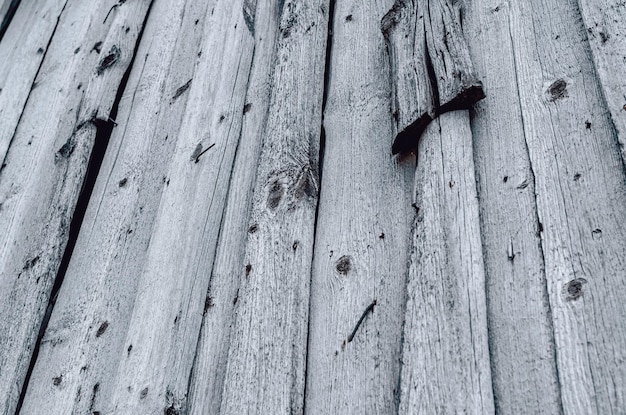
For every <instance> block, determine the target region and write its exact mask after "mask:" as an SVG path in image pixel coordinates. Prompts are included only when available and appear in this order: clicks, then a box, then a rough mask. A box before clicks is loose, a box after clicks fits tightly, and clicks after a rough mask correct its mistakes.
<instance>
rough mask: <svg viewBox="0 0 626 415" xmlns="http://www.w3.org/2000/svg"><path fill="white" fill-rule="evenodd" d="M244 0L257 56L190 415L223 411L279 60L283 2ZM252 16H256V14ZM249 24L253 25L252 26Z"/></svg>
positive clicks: (192, 382)
mask: <svg viewBox="0 0 626 415" xmlns="http://www.w3.org/2000/svg"><path fill="white" fill-rule="evenodd" d="M251 3H252V2H249V1H246V2H244V9H243V12H244V19H245V18H246V15H247V16H249V18H248V19H247V20H246V22H247V25H248V28H250V27H252V29H253V33H254V37H255V49H254V60H253V62H252V68H251V71H250V80H249V83H248V89H247V91H246V107H245V108H246V112H245V114H244V119H243V126H242V131H241V139H240V142H239V146H238V148H237V155H236V158H235V164H234V166H233V173H232V177H231V179H230V187H229V190H228V200H227V205H226V208H225V211H224V218H223V219H222V225H221V230H220V235H219V240H218V246H217V253H216V257H215V262H214V264H213V269H212V273H211V282H210V286H209V290H208V292H207V293H206V300H205V303H204V317H203V321H202V329H201V333H200V339H199V341H198V347H197V351H196V358H195V362H194V368H193V374H192V378H191V380H190V387H189V396H190V397H189V404H188V406H187V410H188V413H190V414H197V415H202V414H217V413H219V411H220V405H221V399H222V389H223V387H224V377H225V375H226V373H225V370H224V369H225V368H226V364H227V359H228V349H229V346H230V332H231V327H232V325H233V323H234V320H235V314H234V311H235V307H236V301H234V299H235V298H236V297H237V293H238V291H239V287H240V285H241V281H242V279H243V278H244V275H245V272H246V265H247V264H246V263H245V262H244V256H245V248H246V240H247V235H248V232H252V233H253V232H255V231H256V229H257V228H254V227H251V226H250V223H249V220H250V209H251V204H252V194H253V191H254V185H255V182H256V172H257V169H256V166H257V165H258V164H259V157H260V154H261V148H262V145H263V139H264V132H265V126H266V123H267V118H268V114H269V105H270V99H271V91H272V74H273V72H274V66H275V63H276V43H277V38H278V35H279V31H278V26H279V21H280V14H279V3H280V2H279V1H275V0H273V1H260V2H258V6H256V9H255V8H253V7H254V4H251ZM252 16H254V17H252ZM248 22H249V24H248Z"/></svg>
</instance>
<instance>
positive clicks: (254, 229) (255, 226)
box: [248, 223, 259, 233]
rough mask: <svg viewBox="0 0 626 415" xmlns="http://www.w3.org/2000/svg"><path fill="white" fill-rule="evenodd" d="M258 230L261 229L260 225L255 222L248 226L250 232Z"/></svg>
mask: <svg viewBox="0 0 626 415" xmlns="http://www.w3.org/2000/svg"><path fill="white" fill-rule="evenodd" d="M258 230H259V225H257V224H256V223H254V224H252V225H250V227H249V228H248V233H255V232H256V231H258Z"/></svg>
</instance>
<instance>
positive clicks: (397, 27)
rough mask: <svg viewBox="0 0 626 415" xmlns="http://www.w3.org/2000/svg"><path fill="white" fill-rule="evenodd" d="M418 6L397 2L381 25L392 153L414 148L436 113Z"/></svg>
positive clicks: (407, 0) (407, 1)
mask: <svg viewBox="0 0 626 415" xmlns="http://www.w3.org/2000/svg"><path fill="white" fill-rule="evenodd" d="M421 6H422V4H421V3H420V2H419V1H416V0H397V1H396V2H395V3H394V5H393V7H392V8H391V10H389V12H388V13H387V14H385V15H384V16H383V18H382V22H381V27H382V31H383V34H384V35H385V38H386V40H387V45H388V50H389V56H390V61H391V80H392V88H393V89H392V101H391V102H392V107H391V108H392V111H393V116H394V119H395V124H394V127H395V131H394V135H393V137H394V138H393V141H392V142H393V145H392V152H393V153H394V154H396V153H399V152H404V151H409V150H411V149H414V148H415V147H416V146H417V140H418V139H419V137H420V136H421V134H422V132H423V131H424V129H425V128H426V126H427V125H428V123H429V122H430V121H431V120H432V119H433V118H434V117H435V116H436V111H437V106H436V103H435V97H434V94H435V91H433V89H432V88H433V85H431V80H430V74H429V73H428V67H427V63H426V56H427V51H426V33H425V29H424V13H425V12H426V10H422V8H421Z"/></svg>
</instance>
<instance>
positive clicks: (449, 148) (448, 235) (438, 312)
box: [399, 111, 494, 414]
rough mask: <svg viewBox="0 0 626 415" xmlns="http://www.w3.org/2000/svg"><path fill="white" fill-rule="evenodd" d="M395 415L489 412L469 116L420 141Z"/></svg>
mask: <svg viewBox="0 0 626 415" xmlns="http://www.w3.org/2000/svg"><path fill="white" fill-rule="evenodd" d="M415 206H416V208H415V209H416V210H417V213H416V215H415V219H414V222H413V226H412V252H411V260H410V266H409V274H408V275H409V276H408V286H407V289H408V301H407V307H406V315H405V322H404V335H403V338H404V343H403V351H402V375H401V381H400V390H401V395H400V404H399V413H403V414H408V413H420V414H457V413H469V414H488V413H493V412H494V402H493V394H492V388H491V373H490V366H489V365H490V362H489V347H488V342H487V309H486V296H485V278H484V277H485V273H484V265H483V257H482V255H483V254H482V243H481V236H480V221H479V215H478V199H477V196H476V182H475V178H474V159H473V152H472V132H471V130H470V125H469V113H468V111H454V112H449V113H446V114H443V115H441V116H439V117H438V118H437V119H435V120H434V121H433V122H432V123H431V124H430V125H429V126H428V128H427V129H426V131H425V132H424V137H423V138H422V140H421V141H420V144H419V150H418V157H417V168H416V171H415Z"/></svg>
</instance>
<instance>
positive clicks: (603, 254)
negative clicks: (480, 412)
mask: <svg viewBox="0 0 626 415" xmlns="http://www.w3.org/2000/svg"><path fill="white" fill-rule="evenodd" d="M510 19H511V27H512V30H511V37H512V41H513V48H514V52H515V62H516V68H517V76H518V81H519V85H523V86H524V87H523V88H521V87H520V88H519V96H520V102H521V107H522V113H523V120H524V130H525V136H526V143H527V145H528V152H529V155H530V160H531V163H532V167H533V171H534V176H535V182H536V193H537V207H538V215H539V220H540V223H542V225H543V226H542V227H543V230H544V231H543V232H542V246H543V252H544V256H545V267H546V275H547V282H548V293H549V297H550V305H551V308H552V315H553V319H554V332H555V340H556V345H557V354H556V357H557V361H558V373H559V379H560V385H561V390H562V400H563V407H564V412H566V413H587V414H589V413H599V414H609V413H620V412H622V411H623V408H625V407H626V402H625V398H626V396H625V394H624V391H625V390H626V387H625V381H626V365H624V364H623V362H624V361H625V360H626V304H625V303H624V301H623V298H622V295H621V292H620V291H619V290H616V289H615V287H621V286H623V285H624V284H625V280H624V279H625V275H626V272H625V271H626V264H625V263H624V257H625V254H626V250H625V246H624V240H626V229H625V228H624V225H623V224H624V223H625V222H626V209H624V208H625V206H626V188H625V183H626V174H625V172H624V167H623V160H622V158H621V155H620V150H619V146H618V143H617V140H616V133H615V129H614V126H613V125H612V123H611V119H610V117H609V114H608V112H607V108H606V105H605V100H604V98H603V96H602V90H601V87H600V82H599V79H598V77H597V75H596V72H595V68H594V67H593V61H592V56H591V53H590V50H589V48H588V45H587V44H586V42H585V41H586V38H587V34H586V30H585V28H584V26H583V24H582V21H581V19H580V13H579V10H578V4H577V2H575V1H567V2H561V3H559V4H551V5H549V6H548V5H546V4H538V3H533V4H530V3H523V2H519V4H514V5H512V7H511V15H510ZM533 28H534V29H533Z"/></svg>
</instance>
